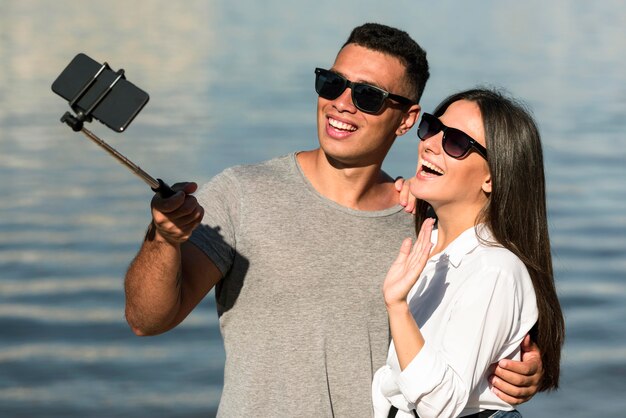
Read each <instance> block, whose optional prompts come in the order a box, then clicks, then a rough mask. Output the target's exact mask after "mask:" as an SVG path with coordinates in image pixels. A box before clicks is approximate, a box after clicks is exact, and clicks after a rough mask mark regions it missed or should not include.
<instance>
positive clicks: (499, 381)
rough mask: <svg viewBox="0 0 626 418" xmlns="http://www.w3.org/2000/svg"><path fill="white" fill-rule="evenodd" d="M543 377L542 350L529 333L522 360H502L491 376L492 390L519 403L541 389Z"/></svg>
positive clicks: (506, 400) (510, 401) (514, 403)
mask: <svg viewBox="0 0 626 418" xmlns="http://www.w3.org/2000/svg"><path fill="white" fill-rule="evenodd" d="M542 377H543V363H542V362H541V352H540V351H539V347H538V346H537V344H535V343H534V342H532V341H531V339H530V336H529V335H527V336H526V337H525V338H524V341H522V361H515V360H508V359H504V360H500V361H499V362H498V364H497V366H496V369H495V371H494V374H493V375H492V376H491V377H490V382H491V384H492V388H491V390H492V391H493V393H495V394H496V395H498V397H499V398H500V399H502V400H503V401H505V402H507V403H509V404H511V405H519V404H521V403H524V402H526V401H528V400H530V398H532V397H533V396H534V395H535V394H536V393H537V392H538V391H539V389H540V387H541V379H542Z"/></svg>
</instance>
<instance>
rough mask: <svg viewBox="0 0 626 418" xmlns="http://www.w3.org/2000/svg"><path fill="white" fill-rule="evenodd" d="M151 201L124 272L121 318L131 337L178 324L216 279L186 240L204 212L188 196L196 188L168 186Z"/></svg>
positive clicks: (215, 272)
mask: <svg viewBox="0 0 626 418" xmlns="http://www.w3.org/2000/svg"><path fill="white" fill-rule="evenodd" d="M172 188H173V189H174V190H175V191H177V192H178V193H176V194H175V195H174V196H172V197H170V198H168V199H162V198H161V197H160V196H158V195H155V197H154V198H153V199H152V204H151V205H152V223H151V224H150V227H149V229H148V232H147V234H146V239H145V240H144V242H143V244H142V246H141V248H140V250H139V252H138V254H137V256H136V257H135V259H134V260H133V262H132V263H131V265H130V267H129V268H128V271H127V273H126V278H125V282H124V288H125V292H126V320H127V322H128V324H129V325H130V327H131V329H132V330H133V332H134V333H135V334H137V335H156V334H160V333H163V332H165V331H168V330H170V329H172V328H174V327H175V326H176V325H178V324H179V323H181V322H182V321H183V320H184V319H185V318H186V317H187V315H189V313H190V312H191V311H192V310H193V308H195V306H196V305H197V304H198V303H199V302H200V301H201V300H202V298H203V297H204V296H206V294H207V293H208V292H209V291H210V290H211V289H212V288H213V286H214V285H215V284H216V283H217V282H218V281H219V280H220V279H221V273H220V271H219V270H218V268H217V267H216V266H215V264H213V262H212V261H211V260H210V259H209V258H208V257H207V256H206V255H205V254H204V253H203V252H202V251H201V250H200V249H198V248H197V247H196V246H195V245H193V244H191V243H189V242H187V240H188V239H189V237H190V236H191V233H192V231H193V230H194V229H195V228H196V227H197V226H198V225H199V223H200V221H201V220H202V216H203V215H204V210H203V209H202V207H201V206H200V205H199V204H198V202H197V200H196V199H195V197H193V196H191V193H193V192H194V191H195V190H196V188H197V186H196V184H195V183H183V184H178V185H174V186H173V187H172Z"/></svg>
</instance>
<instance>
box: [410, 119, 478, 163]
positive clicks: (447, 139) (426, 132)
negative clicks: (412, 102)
mask: <svg viewBox="0 0 626 418" xmlns="http://www.w3.org/2000/svg"><path fill="white" fill-rule="evenodd" d="M441 131H443V139H442V140H441V145H442V147H443V150H444V151H445V152H446V154H448V155H449V156H450V157H452V158H463V157H465V156H466V155H467V153H468V152H469V151H470V150H471V149H472V148H474V149H475V150H476V151H478V153H479V154H480V155H482V156H483V158H484V159H485V160H486V159H487V150H486V149H485V147H483V146H482V145H480V143H478V141H476V140H474V139H473V138H472V137H471V136H469V135H468V134H466V133H465V132H463V131H461V130H459V129H456V128H448V127H447V126H446V125H444V124H443V123H441V121H440V120H439V118H437V117H436V116H433V115H431V114H430V113H424V114H423V115H422V121H421V122H420V124H419V127H418V128H417V136H418V137H419V138H420V139H421V140H422V141H424V140H426V139H428V138H430V137H432V136H435V135H437V134H438V133H439V132H441Z"/></svg>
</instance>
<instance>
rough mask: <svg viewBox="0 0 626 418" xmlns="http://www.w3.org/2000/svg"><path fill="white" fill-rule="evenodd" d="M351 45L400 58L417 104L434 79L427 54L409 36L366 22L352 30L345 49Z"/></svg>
mask: <svg viewBox="0 0 626 418" xmlns="http://www.w3.org/2000/svg"><path fill="white" fill-rule="evenodd" d="M348 44H355V45H359V46H362V47H364V48H367V49H371V50H372V51H378V52H382V53H384V54H388V55H391V56H393V57H396V58H398V59H399V60H400V62H401V63H402V64H403V65H404V66H405V69H406V70H405V71H406V83H407V84H408V87H409V89H410V95H411V96H412V97H411V98H412V99H414V100H415V101H416V102H419V101H420V99H421V97H422V93H423V92H424V87H425V86H426V81H427V80H428V77H429V76H430V73H429V72H428V61H427V60H426V51H424V50H423V49H422V47H420V46H419V45H418V44H417V42H415V41H414V40H413V38H411V37H410V36H409V34H408V33H406V32H404V31H402V30H400V29H396V28H392V27H390V26H385V25H381V24H379V23H365V24H363V25H361V26H357V27H356V28H354V29H353V30H352V33H350V36H349V37H348V40H347V41H346V42H345V43H344V44H343V46H342V48H343V47H345V46H346V45H348Z"/></svg>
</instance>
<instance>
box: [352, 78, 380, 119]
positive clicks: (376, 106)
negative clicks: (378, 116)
mask: <svg viewBox="0 0 626 418" xmlns="http://www.w3.org/2000/svg"><path fill="white" fill-rule="evenodd" d="M352 97H353V98H354V104H355V105H356V106H357V107H358V108H359V109H361V110H362V111H363V112H368V113H377V112H378V111H379V110H380V109H381V108H382V106H383V104H384V103H385V93H384V92H383V91H381V90H378V89H376V88H374V87H372V86H368V85H367V84H354V85H353V87H352Z"/></svg>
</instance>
